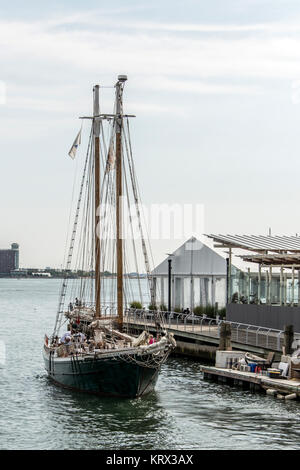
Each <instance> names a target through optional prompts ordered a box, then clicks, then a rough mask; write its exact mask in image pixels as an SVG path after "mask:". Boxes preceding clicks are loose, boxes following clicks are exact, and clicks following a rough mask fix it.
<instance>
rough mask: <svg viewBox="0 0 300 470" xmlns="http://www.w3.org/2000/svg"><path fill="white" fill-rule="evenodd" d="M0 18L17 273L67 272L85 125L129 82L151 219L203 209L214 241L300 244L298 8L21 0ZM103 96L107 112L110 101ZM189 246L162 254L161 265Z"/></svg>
mask: <svg viewBox="0 0 300 470" xmlns="http://www.w3.org/2000/svg"><path fill="white" fill-rule="evenodd" d="M0 12H1V19H0V42H1V46H2V47H1V49H0V57H1V63H2V68H1V75H0V119H1V126H0V139H1V159H0V174H1V185H0V217H1V230H0V248H5V247H9V246H10V244H11V243H12V242H14V241H15V240H16V241H17V242H18V243H19V244H20V266H21V267H26V266H35V267H40V268H43V267H44V266H53V267H56V268H60V267H61V266H63V260H64V252H65V242H66V233H67V230H68V225H69V220H70V209H69V206H70V202H71V199H72V190H73V180H74V177H75V175H76V178H77V181H78V175H79V172H80V168H81V165H82V160H83V157H84V149H85V143H86V139H87V135H86V134H87V128H86V127H84V131H83V143H82V146H81V148H80V150H79V152H78V155H77V156H76V159H75V160H74V161H72V160H71V159H70V158H69V157H68V155H67V154H68V151H69V149H70V146H71V144H72V142H73V141H74V138H75V136H76V134H77V132H78V130H79V127H80V123H79V120H78V116H80V115H82V114H84V113H90V112H91V108H92V99H91V92H92V86H93V85H94V84H95V83H100V85H104V86H107V85H113V84H114V83H115V80H116V77H117V75H118V74H119V73H126V74H127V75H128V83H127V84H126V88H125V93H124V103H125V108H126V111H128V112H130V113H133V114H136V116H137V117H136V119H135V120H134V121H133V122H132V126H131V127H132V142H133V150H134V156H135V161H136V166H137V173H138V179H139V185H140V188H141V193H142V194H141V195H142V200H143V202H144V203H145V204H146V205H148V206H150V204H154V203H156V204H169V205H171V204H181V205H183V204H194V205H196V204H203V206H204V226H203V232H204V233H211V232H212V233H242V234H243V233H255V234H267V233H268V231H269V227H271V228H272V234H287V235H290V234H295V233H299V232H300V227H299V222H298V205H299V194H298V193H299V191H298V186H299V175H300V139H299V128H300V5H299V2H296V1H292V0H286V1H285V2H283V1H281V0H274V1H272V2H270V1H269V0H261V1H257V0H251V1H250V0H245V1H243V2H237V1H235V0H228V1H227V2H224V1H221V0H212V1H211V2H204V1H203V2H199V1H196V0H185V1H178V0H174V1H172V2H171V1H170V0H164V1H160V2H158V1H157V0H154V1H152V2H151V3H149V2H145V1H144V0H142V1H137V0H133V1H130V2H126V6H124V2H121V0H116V2H114V6H113V7H110V6H108V4H107V2H106V3H104V2H103V1H97V2H96V1H94V0H88V1H85V2H83V1H82V0H74V1H73V2H58V1H57V0H54V1H53V2H51V4H43V5H41V3H40V2H39V3H38V2H37V1H33V0H29V1H28V2H26V3H25V2H20V1H18V0H17V1H15V2H11V3H10V4H7V3H4V2H3V1H0ZM101 96H102V98H103V102H104V104H103V107H104V108H105V110H108V111H110V102H111V100H110V99H111V96H112V90H111V89H102V90H101ZM74 197H75V196H74ZM190 235H195V236H197V237H198V238H199V237H200V236H201V234H200V233H194V234H192V233H191V234H190ZM186 238H188V237H186ZM183 241H185V240H184V239H182V240H180V239H171V240H170V241H168V240H153V243H152V247H153V254H154V265H156V264H158V263H159V262H161V261H162V260H163V259H164V257H165V253H167V252H173V251H174V250H175V249H176V248H177V247H178V246H179V245H180V244H181V243H182V242H183Z"/></svg>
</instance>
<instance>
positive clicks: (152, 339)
mask: <svg viewBox="0 0 300 470" xmlns="http://www.w3.org/2000/svg"><path fill="white" fill-rule="evenodd" d="M153 343H155V339H154V338H153V335H150V337H149V344H153Z"/></svg>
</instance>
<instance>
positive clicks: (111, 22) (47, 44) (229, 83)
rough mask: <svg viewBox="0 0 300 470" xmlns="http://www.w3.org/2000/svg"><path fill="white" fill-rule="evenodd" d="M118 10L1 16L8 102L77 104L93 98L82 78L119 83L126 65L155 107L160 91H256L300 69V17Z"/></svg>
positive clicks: (40, 107) (42, 106)
mask: <svg viewBox="0 0 300 470" xmlns="http://www.w3.org/2000/svg"><path fill="white" fill-rule="evenodd" d="M115 14H116V12H115V11H114V10H105V11H101V10H100V11H88V12H77V13H76V12H75V13H74V14H72V15H67V16H65V17H60V18H50V19H46V20H39V21H32V22H30V21H6V20H1V21H0V46H1V52H0V59H1V62H2V64H3V69H2V70H5V75H4V76H2V77H0V79H2V80H3V81H6V82H7V104H6V106H7V108H8V109H16V108H18V107H19V108H20V109H31V110H33V111H47V112H57V113H69V112H74V110H75V109H78V106H79V107H81V109H82V108H83V107H84V102H86V96H87V95H86V94H82V92H81V91H79V89H80V88H82V86H83V83H84V84H90V85H92V84H93V83H95V82H100V84H113V82H114V80H115V79H116V76H117V74H118V73H120V72H124V73H127V74H128V76H129V78H130V81H131V83H132V88H134V90H135V93H137V94H139V96H141V97H142V104H140V108H141V106H143V105H144V109H145V111H148V112H151V109H153V112H156V111H157V110H159V109H161V112H164V108H166V106H165V105H162V104H161V103H160V102H159V99H158V95H157V93H159V92H163V93H166V92H171V93H178V95H181V97H182V99H183V97H184V96H185V95H191V94H193V93H194V94H216V95H220V94H222V95H227V94H230V95H232V94H237V95H241V94H245V95H252V94H257V93H262V92H268V91H269V88H270V84H271V83H273V82H274V80H291V79H297V78H298V77H300V35H299V36H298V35H297V34H294V35H293V36H290V35H289V34H288V31H289V28H290V27H292V28H293V30H294V31H295V32H297V31H298V30H299V32H300V26H298V25H297V24H295V23H293V24H292V25H291V26H289V25H286V24H281V25H278V24H265V23H263V24H248V25H235V24H233V25H232V24H195V23H190V24H187V23H182V24H181V23H159V22H157V23H155V22H150V21H138V20H135V21H132V20H124V19H123V20H118V21H116V17H115V16H114V15H115ZM279 31H280V32H281V33H282V35H278V32H279ZM191 32H192V33H195V34H192V35H190V33H191ZM202 33H203V34H202ZM206 33H209V34H206ZM210 33H220V34H221V36H220V35H215V34H210ZM227 33H230V34H229V35H228V34H227ZM241 33H247V34H246V35H244V34H241ZM145 91H146V93H145ZM154 91H155V93H156V96H155V97H153V96H152V97H151V93H152V92H154ZM75 97H76V100H75ZM153 99H154V100H157V102H154V101H153ZM135 102H137V100H136V99H135ZM180 107H181V109H182V104H181V105H180ZM82 111H83V109H82Z"/></svg>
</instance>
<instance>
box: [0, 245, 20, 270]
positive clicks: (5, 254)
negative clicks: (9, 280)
mask: <svg viewBox="0 0 300 470" xmlns="http://www.w3.org/2000/svg"><path fill="white" fill-rule="evenodd" d="M14 269H19V245H18V243H12V245H11V249H8V250H0V276H5V275H7V274H10V273H11V271H13V270H14Z"/></svg>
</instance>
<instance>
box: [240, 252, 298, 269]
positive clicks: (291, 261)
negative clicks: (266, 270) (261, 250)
mask: <svg viewBox="0 0 300 470" xmlns="http://www.w3.org/2000/svg"><path fill="white" fill-rule="evenodd" d="M240 258H242V260H243V261H245V262H248V263H257V264H260V265H262V266H284V267H294V268H296V267H297V268H300V253H299V254H285V253H273V254H259V255H256V254H255V255H252V254H249V255H241V256H240Z"/></svg>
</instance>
